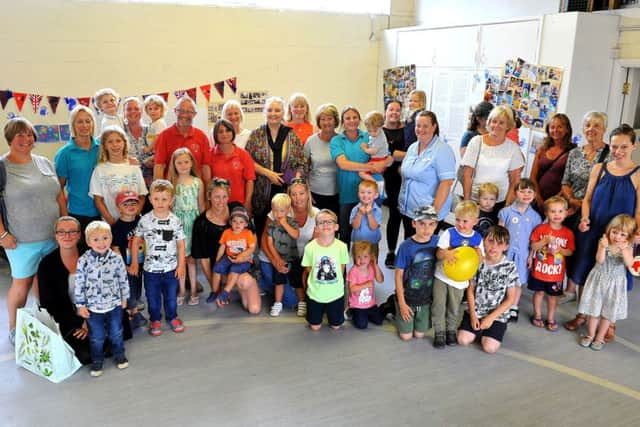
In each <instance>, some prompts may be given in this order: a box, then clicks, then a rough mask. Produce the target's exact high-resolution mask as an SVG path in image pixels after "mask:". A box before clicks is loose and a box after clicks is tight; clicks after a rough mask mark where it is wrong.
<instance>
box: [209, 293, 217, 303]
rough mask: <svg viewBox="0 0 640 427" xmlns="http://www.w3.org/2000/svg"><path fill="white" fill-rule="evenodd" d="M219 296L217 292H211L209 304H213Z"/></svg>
mask: <svg viewBox="0 0 640 427" xmlns="http://www.w3.org/2000/svg"><path fill="white" fill-rule="evenodd" d="M217 297H218V294H217V293H215V292H209V296H208V297H207V304H213V303H214V302H216V298H217Z"/></svg>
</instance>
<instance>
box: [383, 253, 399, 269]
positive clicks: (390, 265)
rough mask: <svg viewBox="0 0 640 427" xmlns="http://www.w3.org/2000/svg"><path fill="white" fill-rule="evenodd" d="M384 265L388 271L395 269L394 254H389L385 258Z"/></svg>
mask: <svg viewBox="0 0 640 427" xmlns="http://www.w3.org/2000/svg"><path fill="white" fill-rule="evenodd" d="M384 265H385V266H386V267H387V268H388V269H390V270H393V269H394V268H396V254H394V253H393V252H389V253H388V254H387V257H386V258H385V259H384Z"/></svg>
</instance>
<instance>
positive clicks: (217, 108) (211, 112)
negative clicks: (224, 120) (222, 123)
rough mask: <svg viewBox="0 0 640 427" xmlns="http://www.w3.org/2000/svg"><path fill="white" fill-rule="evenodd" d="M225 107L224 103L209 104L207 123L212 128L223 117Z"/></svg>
mask: <svg viewBox="0 0 640 427" xmlns="http://www.w3.org/2000/svg"><path fill="white" fill-rule="evenodd" d="M223 105H224V102H210V103H209V104H207V121H208V122H209V127H210V128H212V127H213V125H214V124H215V123H216V122H217V121H218V119H220V118H221V117H222V106H223Z"/></svg>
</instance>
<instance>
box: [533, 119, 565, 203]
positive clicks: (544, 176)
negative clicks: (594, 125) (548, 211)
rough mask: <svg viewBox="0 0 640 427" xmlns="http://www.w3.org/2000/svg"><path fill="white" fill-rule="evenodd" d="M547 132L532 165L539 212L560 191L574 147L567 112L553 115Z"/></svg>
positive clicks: (547, 126)
mask: <svg viewBox="0 0 640 427" xmlns="http://www.w3.org/2000/svg"><path fill="white" fill-rule="evenodd" d="M545 132H546V133H547V136H546V137H545V138H544V141H543V143H542V146H541V147H540V148H538V150H537V151H536V156H535V158H534V159H533V165H532V166H531V181H533V182H534V184H535V185H536V187H537V188H538V191H537V192H536V202H537V204H538V212H544V206H543V204H544V201H545V200H547V199H548V198H549V197H551V196H555V195H557V194H558V193H560V189H561V186H562V184H561V180H562V176H563V175H564V168H565V166H566V164H567V159H568V158H569V153H570V152H571V150H572V149H573V148H574V145H573V143H572V142H571V135H572V132H573V131H572V130H571V122H569V117H567V116H566V115H565V114H562V113H558V114H555V115H554V116H553V117H551V120H549V121H548V122H547V125H546V126H545Z"/></svg>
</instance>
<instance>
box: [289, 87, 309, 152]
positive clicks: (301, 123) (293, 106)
mask: <svg viewBox="0 0 640 427" xmlns="http://www.w3.org/2000/svg"><path fill="white" fill-rule="evenodd" d="M286 124H287V126H289V127H290V128H291V129H293V131H294V132H295V133H296V135H298V138H300V142H302V145H304V144H306V143H307V139H309V137H310V136H311V134H312V133H313V125H312V124H311V113H310V112H309V101H308V100H307V97H306V96H305V95H304V94H303V93H300V92H296V93H294V94H293V95H291V98H289V104H288V106H287V123H286Z"/></svg>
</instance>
